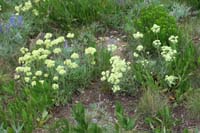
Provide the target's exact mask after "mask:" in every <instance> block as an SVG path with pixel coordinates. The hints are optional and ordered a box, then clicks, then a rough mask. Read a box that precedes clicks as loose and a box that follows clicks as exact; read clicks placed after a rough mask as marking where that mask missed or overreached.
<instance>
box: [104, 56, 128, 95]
mask: <svg viewBox="0 0 200 133" xmlns="http://www.w3.org/2000/svg"><path fill="white" fill-rule="evenodd" d="M110 63H111V66H112V69H111V70H110V71H109V70H108V71H103V72H102V73H101V74H102V77H101V81H107V82H109V83H110V84H112V85H113V87H112V90H113V92H116V91H118V90H120V87H119V83H120V81H121V79H122V78H123V75H124V73H125V72H126V71H127V70H129V69H130V68H129V65H130V63H129V62H126V61H125V60H124V59H123V60H122V59H121V58H120V57H119V56H113V57H111V58H110Z"/></svg>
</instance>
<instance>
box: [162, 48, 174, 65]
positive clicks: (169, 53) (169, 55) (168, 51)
mask: <svg viewBox="0 0 200 133" xmlns="http://www.w3.org/2000/svg"><path fill="white" fill-rule="evenodd" d="M161 50H162V52H161V55H162V57H163V58H164V59H165V61H167V62H169V61H172V60H174V59H175V58H176V57H175V55H176V54H177V51H176V50H174V49H172V48H171V47H169V46H162V47H161Z"/></svg>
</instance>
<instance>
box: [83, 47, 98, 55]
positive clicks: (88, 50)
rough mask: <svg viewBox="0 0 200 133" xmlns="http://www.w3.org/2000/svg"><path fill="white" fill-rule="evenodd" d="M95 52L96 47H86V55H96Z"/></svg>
mask: <svg viewBox="0 0 200 133" xmlns="http://www.w3.org/2000/svg"><path fill="white" fill-rule="evenodd" d="M94 53H96V49H95V48H93V47H88V48H86V49H85V54H86V55H89V54H91V55H94Z"/></svg>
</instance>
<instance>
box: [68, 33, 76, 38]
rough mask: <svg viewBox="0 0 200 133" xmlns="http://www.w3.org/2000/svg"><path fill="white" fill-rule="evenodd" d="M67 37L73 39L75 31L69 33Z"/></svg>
mask: <svg viewBox="0 0 200 133" xmlns="http://www.w3.org/2000/svg"><path fill="white" fill-rule="evenodd" d="M66 37H67V38H70V39H71V38H74V33H68V34H67V36H66Z"/></svg>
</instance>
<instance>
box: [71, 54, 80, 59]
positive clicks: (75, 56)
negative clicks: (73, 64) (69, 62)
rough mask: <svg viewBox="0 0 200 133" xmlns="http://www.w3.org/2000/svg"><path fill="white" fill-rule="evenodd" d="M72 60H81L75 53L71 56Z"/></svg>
mask: <svg viewBox="0 0 200 133" xmlns="http://www.w3.org/2000/svg"><path fill="white" fill-rule="evenodd" d="M71 58H72V59H78V58H79V55H78V54H77V53H73V54H72V55H71Z"/></svg>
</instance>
